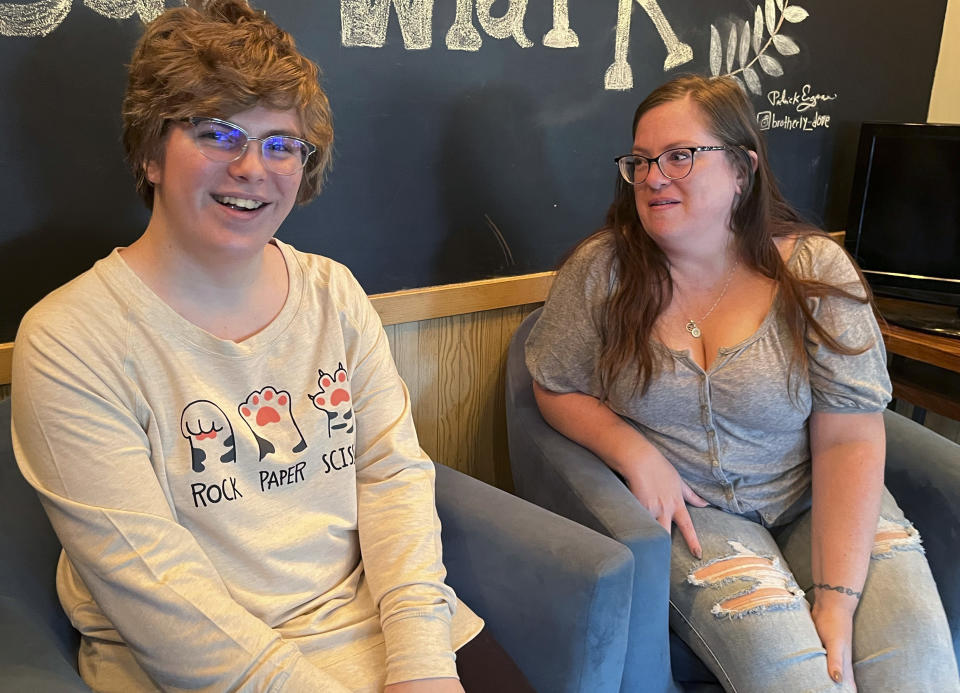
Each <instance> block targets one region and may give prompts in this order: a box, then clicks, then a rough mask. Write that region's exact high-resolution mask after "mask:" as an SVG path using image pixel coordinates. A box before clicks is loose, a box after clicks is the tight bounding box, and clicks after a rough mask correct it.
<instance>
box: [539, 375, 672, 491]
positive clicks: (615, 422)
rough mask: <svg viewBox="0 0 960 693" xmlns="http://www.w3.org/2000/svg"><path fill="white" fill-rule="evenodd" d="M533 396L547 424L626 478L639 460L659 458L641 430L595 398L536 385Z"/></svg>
mask: <svg viewBox="0 0 960 693" xmlns="http://www.w3.org/2000/svg"><path fill="white" fill-rule="evenodd" d="M533 393H534V397H535V398H536V400H537V406H538V407H539V408H540V413H541V414H542V415H543V418H544V419H545V420H546V421H547V423H548V424H550V425H551V426H552V427H553V428H555V429H556V430H557V431H559V432H560V433H562V434H563V435H565V436H566V437H567V438H569V439H570V440H572V441H574V442H575V443H578V444H580V445H582V446H583V447H585V448H587V449H588V450H590V452H592V453H593V454H595V455H596V456H597V457H599V458H600V459H601V460H603V461H604V463H606V465H607V466H608V467H610V468H611V469H613V470H614V471H615V472H617V473H618V474H620V475H621V476H623V477H625V478H628V477H629V476H630V475H631V472H633V471H635V468H636V464H637V462H638V461H639V460H642V459H643V458H644V457H645V456H648V455H651V454H656V455H659V452H657V450H656V448H655V447H654V446H653V445H652V444H651V443H650V441H648V440H647V439H646V438H645V437H644V436H643V434H642V433H640V431H638V430H637V429H636V428H634V427H633V426H631V425H630V424H628V423H627V422H626V421H624V420H623V419H621V418H620V416H619V415H618V414H616V413H615V412H614V411H613V410H611V409H610V408H609V407H608V406H607V405H605V404H603V403H602V402H601V401H600V400H599V399H597V398H596V397H593V396H591V395H586V394H583V393H582V392H563V393H559V392H551V391H550V390H546V389H544V388H543V387H541V386H540V385H539V384H537V383H536V382H534V384H533Z"/></svg>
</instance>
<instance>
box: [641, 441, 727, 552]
mask: <svg viewBox="0 0 960 693" xmlns="http://www.w3.org/2000/svg"><path fill="white" fill-rule="evenodd" d="M624 478H625V479H626V480H627V485H628V486H629V487H630V492H631V493H632V494H633V495H634V496H635V497H636V499H637V500H638V501H640V504H641V505H642V506H643V507H645V508H646V509H647V510H649V511H650V514H651V515H653V516H654V518H656V520H657V522H659V523H660V526H661V527H663V528H664V529H665V530H667V532H670V527H671V525H672V524H676V525H677V529H679V530H680V534H681V535H682V536H683V539H684V541H686V542H687V547H688V548H689V549H690V553H692V554H693V555H694V556H696V557H697V558H700V557H701V556H702V555H703V550H702V549H701V547H700V540H699V539H697V533H696V531H695V530H694V528H693V522H692V521H691V520H690V513H689V512H687V505H686V504H687V503H690V505H695V506H697V507H698V508H703V507H706V506H707V505H709V503H707V501H705V500H703V498H701V497H700V496H698V495H697V494H696V493H694V492H693V490H692V489H691V488H690V487H689V486H687V483H686V482H685V481H684V480H683V479H681V478H680V474H678V473H677V470H676V468H674V466H673V465H672V464H670V462H668V461H667V458H665V457H664V456H663V455H661V454H660V453H659V452H656V451H651V452H650V453H648V454H647V455H645V459H644V460H643V461H642V462H639V463H637V464H636V465H634V466H633V468H631V470H630V471H629V473H627V474H626V475H625V476H624Z"/></svg>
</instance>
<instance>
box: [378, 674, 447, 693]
mask: <svg viewBox="0 0 960 693" xmlns="http://www.w3.org/2000/svg"><path fill="white" fill-rule="evenodd" d="M383 693H464V690H463V686H461V685H460V681H458V680H457V679H450V678H445V679H420V680H418V681H404V682H403V683H392V684H390V685H389V686H387V687H386V688H384V689H383Z"/></svg>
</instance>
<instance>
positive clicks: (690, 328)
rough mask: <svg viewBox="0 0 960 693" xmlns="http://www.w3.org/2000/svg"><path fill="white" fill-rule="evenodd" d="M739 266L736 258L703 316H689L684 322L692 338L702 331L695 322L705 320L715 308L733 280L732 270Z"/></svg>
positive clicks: (734, 270) (698, 335) (698, 336)
mask: <svg viewBox="0 0 960 693" xmlns="http://www.w3.org/2000/svg"><path fill="white" fill-rule="evenodd" d="M739 266H740V260H737V261H736V262H735V263H733V269H731V270H730V274H729V275H728V276H727V281H726V283H725V284H724V285H723V288H722V289H721V290H720V295H719V296H717V300H716V301H714V302H713V305H712V306H710V310H708V311H707V312H706V313H704V314H703V317H702V318H700V319H699V320H694V319H693V318H690V320H689V321H688V322H687V324H686V328H687V332H689V333H690V334H691V335H693V336H694V338H696V339H700V335H701V334H703V333H702V332H701V331H700V328H699V327H698V326H697V323H698V322H703V321H704V320H706V319H707V318H708V317H709V316H710V313H712V312H713V309H714V308H716V307H717V305H718V304H719V303H720V299H722V298H723V296H724V294H726V293H727V288H729V286H730V282H731V281H733V274H734V272H736V271H737V267H739Z"/></svg>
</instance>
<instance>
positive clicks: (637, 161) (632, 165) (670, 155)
mask: <svg viewBox="0 0 960 693" xmlns="http://www.w3.org/2000/svg"><path fill="white" fill-rule="evenodd" d="M737 149H738V147H727V146H710V147H676V148H675V149H668V150H667V151H665V152H663V153H662V154H661V155H660V156H654V157H650V156H641V155H640V154H626V155H624V156H618V157H617V158H616V159H614V161H615V162H616V164H617V167H618V168H619V169H620V175H621V176H623V179H624V180H625V181H627V183H629V184H630V185H639V184H640V183H642V182H643V181H645V180H646V179H647V175H648V174H649V173H650V167H651V166H652V165H653V164H654V162H656V164H657V166H659V167H660V172H661V173H662V174H663V175H664V176H666V177H667V178H669V179H670V180H680V179H681V178H686V177H687V176H689V175H690V171H692V170H693V159H694V155H695V154H696V153H697V152H723V151H727V150H730V151H735V150H737Z"/></svg>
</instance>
